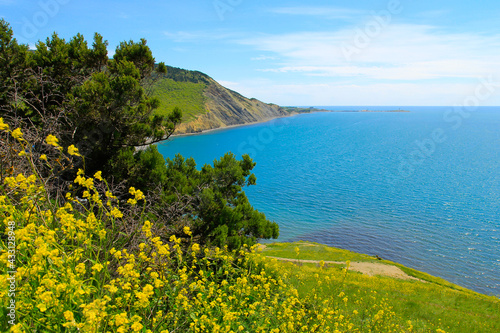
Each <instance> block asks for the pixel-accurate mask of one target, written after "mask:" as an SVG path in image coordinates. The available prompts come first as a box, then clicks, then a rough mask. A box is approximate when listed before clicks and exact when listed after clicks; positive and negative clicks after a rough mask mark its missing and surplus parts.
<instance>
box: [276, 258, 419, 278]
mask: <svg viewBox="0 0 500 333" xmlns="http://www.w3.org/2000/svg"><path fill="white" fill-rule="evenodd" d="M268 258H274V259H277V260H281V261H290V262H299V263H311V264H319V263H320V260H306V259H287V258H279V257H271V256H268ZM324 263H325V264H334V265H345V264H346V263H345V261H325V262H324ZM349 269H350V270H352V271H356V272H360V273H363V274H366V275H369V276H374V275H382V276H388V277H392V278H396V279H401V280H418V281H422V280H420V279H417V278H415V277H413V276H409V275H408V274H406V273H405V272H403V271H402V270H401V269H400V268H399V267H396V266H393V265H386V264H381V263H377V262H351V264H350V265H349Z"/></svg>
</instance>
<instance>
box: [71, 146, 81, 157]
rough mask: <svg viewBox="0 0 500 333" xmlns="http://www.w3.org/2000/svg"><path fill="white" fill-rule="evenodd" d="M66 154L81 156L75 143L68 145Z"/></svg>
mask: <svg viewBox="0 0 500 333" xmlns="http://www.w3.org/2000/svg"><path fill="white" fill-rule="evenodd" d="M68 154H70V155H74V156H82V155H80V153H79V152H78V148H76V147H75V145H71V146H69V147H68Z"/></svg>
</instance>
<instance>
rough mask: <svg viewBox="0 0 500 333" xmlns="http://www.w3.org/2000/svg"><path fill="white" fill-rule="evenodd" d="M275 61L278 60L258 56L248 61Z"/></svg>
mask: <svg viewBox="0 0 500 333" xmlns="http://www.w3.org/2000/svg"><path fill="white" fill-rule="evenodd" d="M276 59H278V58H276V57H269V56H258V57H254V58H251V59H250V60H252V61H264V60H276Z"/></svg>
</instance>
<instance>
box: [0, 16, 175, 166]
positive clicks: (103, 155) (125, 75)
mask: <svg viewBox="0 0 500 333" xmlns="http://www.w3.org/2000/svg"><path fill="white" fill-rule="evenodd" d="M0 37H1V38H2V40H1V41H0V47H2V48H3V50H4V51H5V54H6V55H8V56H7V57H3V58H2V61H3V62H4V64H3V65H4V66H2V67H1V68H0V78H2V83H3V85H4V86H5V87H7V89H6V92H5V93H3V94H2V97H1V99H2V100H1V103H2V104H1V105H0V106H1V109H2V112H5V113H6V116H10V117H12V118H13V119H14V118H15V119H16V121H18V122H19V123H20V125H22V127H24V128H34V129H36V130H37V131H38V133H37V135H38V141H37V140H35V144H39V142H41V141H42V140H43V138H45V137H46V136H47V135H48V134H49V133H50V134H55V135H57V136H58V137H59V138H60V139H61V142H62V143H63V144H66V145H69V144H70V143H71V144H75V145H76V146H77V147H78V148H79V149H80V152H81V153H82V154H83V155H84V156H85V157H86V171H87V172H89V173H93V172H95V171H96V170H98V169H102V170H103V172H104V173H105V175H111V173H112V171H111V169H110V167H109V165H108V162H109V160H110V159H111V158H112V157H113V156H115V155H118V154H120V153H121V150H122V149H128V148H129V147H132V146H138V145H142V144H144V143H145V142H146V141H149V142H155V141H159V140H162V139H165V138H168V137H169V136H170V135H171V134H172V133H173V131H174V129H175V125H176V124H178V123H179V122H180V119H181V117H182V116H181V113H180V110H179V109H174V110H170V112H168V113H164V114H162V115H159V114H154V110H155V109H157V108H158V106H159V104H160V101H159V100H158V99H157V98H154V97H149V96H148V95H147V94H146V92H145V90H144V88H143V84H144V82H145V81H146V80H147V78H149V77H150V75H151V74H152V72H153V70H154V67H155V66H154V58H153V56H152V53H151V50H150V49H149V47H148V46H147V45H146V40H144V39H141V41H140V42H138V43H136V42H133V41H129V42H122V43H120V45H119V46H118V47H117V48H116V50H115V55H114V57H113V59H112V60H110V59H108V57H107V45H108V43H107V41H104V40H103V38H102V36H101V35H99V34H95V36H94V41H93V44H92V47H91V48H89V47H88V43H87V42H86V41H85V39H84V37H83V36H82V35H80V34H78V35H76V36H75V37H73V38H72V39H71V40H70V41H69V42H67V41H65V40H64V39H62V38H60V37H59V36H58V35H57V34H56V33H54V34H53V35H52V37H50V38H47V40H46V41H45V42H39V43H38V44H37V46H36V50H34V51H33V52H27V47H26V46H22V47H20V46H19V45H17V43H16V42H15V40H13V39H12V31H11V29H10V27H9V25H8V24H7V23H6V22H5V21H1V24H0ZM19 73H23V75H20V74H19ZM12 87H16V90H15V91H14V90H13V88H12Z"/></svg>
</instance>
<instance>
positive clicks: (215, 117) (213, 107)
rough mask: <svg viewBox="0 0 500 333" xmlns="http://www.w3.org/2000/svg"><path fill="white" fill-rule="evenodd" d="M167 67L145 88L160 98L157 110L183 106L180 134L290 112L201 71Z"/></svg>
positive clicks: (269, 117) (165, 110)
mask: <svg viewBox="0 0 500 333" xmlns="http://www.w3.org/2000/svg"><path fill="white" fill-rule="evenodd" d="M166 67H167V72H166V74H158V73H155V74H154V75H153V76H152V77H151V78H150V79H149V80H148V82H147V84H146V85H145V88H146V91H147V92H148V93H150V94H151V95H152V96H155V97H157V98H158V99H159V100H160V101H161V104H160V107H159V109H157V110H156V111H155V112H156V113H158V114H162V115H165V114H168V113H169V112H171V111H172V110H173V109H174V108H175V107H178V108H180V109H181V111H182V114H183V117H182V124H181V125H179V126H178V127H177V128H176V133H177V134H184V133H196V132H201V131H204V130H210V129H215V128H222V127H227V126H231V125H242V124H249V123H254V122H260V121H267V120H270V119H273V118H276V117H283V116H287V115H289V114H290V113H289V112H287V111H286V110H285V109H283V108H281V107H280V106H278V105H275V104H267V103H263V102H261V101H259V100H257V99H255V98H251V99H249V98H246V97H244V96H242V95H241V94H239V93H237V92H235V91H232V90H230V89H227V88H225V87H223V86H221V85H220V84H219V83H217V82H216V81H215V80H213V79H212V78H211V77H209V76H208V75H206V74H204V73H201V72H199V71H191V70H185V69H181V68H176V67H171V66H166Z"/></svg>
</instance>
